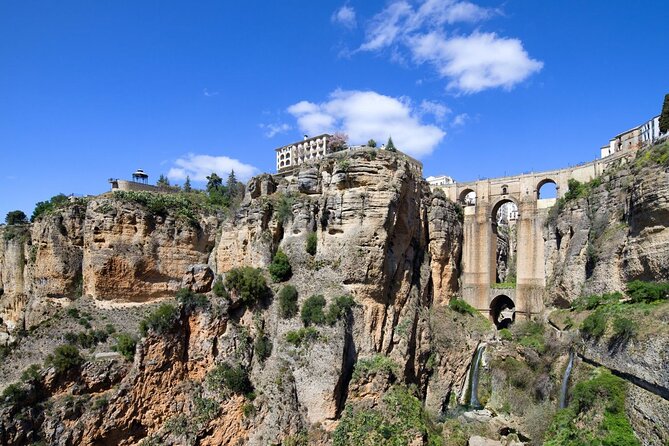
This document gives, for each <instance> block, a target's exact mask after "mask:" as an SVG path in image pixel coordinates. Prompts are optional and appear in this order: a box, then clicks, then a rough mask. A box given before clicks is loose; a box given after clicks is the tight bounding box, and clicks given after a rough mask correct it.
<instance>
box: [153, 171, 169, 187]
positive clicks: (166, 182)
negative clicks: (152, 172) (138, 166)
mask: <svg viewBox="0 0 669 446" xmlns="http://www.w3.org/2000/svg"><path fill="white" fill-rule="evenodd" d="M156 186H158V187H169V186H170V180H168V179H167V177H166V176H165V175H163V174H162V173H161V174H160V177H159V178H158V181H157V182H156Z"/></svg>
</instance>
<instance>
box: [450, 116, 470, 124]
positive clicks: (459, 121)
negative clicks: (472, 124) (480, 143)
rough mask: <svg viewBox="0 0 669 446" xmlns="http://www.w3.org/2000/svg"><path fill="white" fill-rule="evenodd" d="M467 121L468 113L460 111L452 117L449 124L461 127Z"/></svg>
mask: <svg viewBox="0 0 669 446" xmlns="http://www.w3.org/2000/svg"><path fill="white" fill-rule="evenodd" d="M467 121H469V115H468V114H467V113H460V114H459V115H457V116H456V117H455V118H453V122H452V123H451V125H452V126H453V127H462V126H463V125H465V124H466V123H467Z"/></svg>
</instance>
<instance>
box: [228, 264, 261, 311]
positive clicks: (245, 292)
mask: <svg viewBox="0 0 669 446" xmlns="http://www.w3.org/2000/svg"><path fill="white" fill-rule="evenodd" d="M225 288H226V289H227V290H228V291H230V292H231V293H233V294H234V295H235V296H236V297H238V298H239V299H240V300H241V302H242V303H244V304H246V305H253V304H254V303H255V302H256V301H258V300H260V299H262V298H264V297H265V296H266V295H267V293H268V292H269V289H268V288H267V282H265V278H264V277H263V275H262V271H260V269H257V268H252V267H250V266H242V267H240V268H234V269H231V270H230V271H228V272H227V273H226V275H225Z"/></svg>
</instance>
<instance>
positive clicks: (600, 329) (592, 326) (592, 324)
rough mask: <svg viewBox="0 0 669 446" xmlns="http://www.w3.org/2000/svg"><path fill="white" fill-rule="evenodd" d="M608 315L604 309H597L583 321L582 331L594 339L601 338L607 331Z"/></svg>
mask: <svg viewBox="0 0 669 446" xmlns="http://www.w3.org/2000/svg"><path fill="white" fill-rule="evenodd" d="M607 322H608V321H607V317H606V314H605V313H604V312H603V311H598V310H596V311H595V312H594V313H592V314H590V315H589V316H588V317H586V318H585V319H584V320H583V322H582V323H581V333H583V335H584V336H586V337H588V338H592V339H599V338H600V337H602V335H603V334H604V332H605V331H606V325H607Z"/></svg>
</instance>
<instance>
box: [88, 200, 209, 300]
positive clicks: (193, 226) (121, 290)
mask: <svg viewBox="0 0 669 446" xmlns="http://www.w3.org/2000/svg"><path fill="white" fill-rule="evenodd" d="M216 226H217V223H216V221H215V219H214V218H213V217H210V218H208V219H207V218H201V219H200V220H199V221H197V222H191V221H185V220H180V219H179V218H177V217H176V216H174V215H172V214H166V215H156V214H154V213H151V212H148V211H146V210H143V209H141V208H139V207H138V206H137V205H134V204H131V203H130V204H129V203H124V202H120V201H117V200H112V199H96V200H93V201H92V202H90V203H89V205H88V208H87V210H86V222H85V229H84V239H83V254H84V255H83V285H84V290H83V291H84V294H86V295H88V296H92V297H95V298H97V299H110V300H114V299H122V300H134V301H144V300H148V299H151V298H156V297H165V296H168V295H170V294H171V293H174V292H175V291H177V290H178V289H179V287H180V284H181V280H182V278H183V276H184V274H185V273H186V272H187V271H188V270H189V268H190V266H191V265H194V264H201V263H207V261H208V257H209V253H210V252H211V250H212V248H213V245H214V240H215V229H216Z"/></svg>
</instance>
